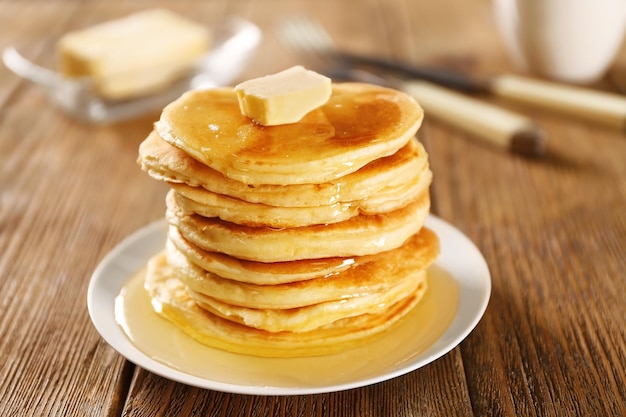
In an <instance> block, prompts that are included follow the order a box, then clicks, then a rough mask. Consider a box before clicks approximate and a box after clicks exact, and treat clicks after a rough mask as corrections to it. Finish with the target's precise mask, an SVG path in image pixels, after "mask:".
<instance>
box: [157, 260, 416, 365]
mask: <svg viewBox="0 0 626 417" xmlns="http://www.w3.org/2000/svg"><path fill="white" fill-rule="evenodd" d="M170 268H171V267H170V266H169V265H168V264H167V262H166V261H165V256H164V255H163V254H158V255H155V256H154V257H153V258H152V259H150V261H149V262H148V266H147V273H146V289H147V290H148V293H149V294H150V296H151V297H152V305H153V306H154V308H155V311H156V312H157V313H158V314H159V315H161V316H163V317H165V318H166V319H168V320H169V321H171V322H172V323H174V324H175V325H176V326H177V327H179V328H180V329H181V330H182V331H184V332H185V333H187V334H188V335H189V336H191V337H192V338H194V339H196V340H198V341H199V342H200V343H202V344H205V345H207V346H210V347H215V348H219V349H223V350H227V351H230V352H235V353H242V354H248V355H255V356H263V357H302V356H317V355H327V354H332V353H337V352H340V351H343V350H346V349H349V348H353V347H357V346H360V345H363V344H364V343H367V342H368V341H370V340H372V339H373V338H375V337H377V336H379V335H380V334H382V333H383V332H385V331H386V330H388V329H389V328H390V327H391V326H393V325H394V324H396V323H397V322H398V321H399V320H400V319H402V318H403V317H405V316H406V315H407V314H408V313H409V312H410V311H411V310H412V309H413V308H414V307H415V306H416V305H417V303H418V301H419V299H420V298H421V296H422V294H423V293H422V292H421V289H420V288H418V290H417V291H416V293H415V294H407V297H406V298H404V299H403V300H401V301H400V302H397V303H395V304H393V305H391V306H389V308H387V309H386V310H385V311H384V312H383V313H381V314H362V315H359V316H355V317H349V318H345V319H341V320H337V321H335V322H334V323H332V324H331V325H327V326H322V327H320V328H317V329H314V330H311V331H308V332H298V333H296V332H289V331H282V332H275V333H272V332H268V331H265V330H260V329H256V328H253V327H250V326H245V325H242V324H240V323H236V322H234V321H231V320H226V319H224V318H222V317H219V316H216V315H215V314H212V313H210V312H208V311H207V310H205V309H203V308H201V307H200V306H199V305H198V304H197V303H196V302H195V300H194V299H193V298H192V297H191V296H190V295H189V292H188V290H187V288H186V287H185V286H184V285H183V284H181V283H180V281H178V280H177V279H176V278H173V274H172V272H171V269H170Z"/></svg>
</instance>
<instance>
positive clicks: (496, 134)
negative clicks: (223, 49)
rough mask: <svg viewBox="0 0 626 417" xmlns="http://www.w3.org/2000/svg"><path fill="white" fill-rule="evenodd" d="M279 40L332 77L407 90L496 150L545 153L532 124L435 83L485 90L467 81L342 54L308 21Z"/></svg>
mask: <svg viewBox="0 0 626 417" xmlns="http://www.w3.org/2000/svg"><path fill="white" fill-rule="evenodd" d="M278 35H279V38H280V39H281V40H282V42H283V43H284V44H285V45H286V46H287V47H289V48H291V49H292V50H294V51H295V52H297V53H299V54H300V55H301V56H303V57H304V58H305V59H306V60H308V61H309V62H311V63H312V64H313V65H314V66H315V67H316V68H319V69H320V70H321V71H322V72H324V73H325V74H326V75H328V76H330V77H331V78H334V79H342V80H345V79H347V80H354V81H362V82H368V83H373V84H381V85H385V86H390V87H394V88H397V89H399V90H403V91H405V92H406V93H408V94H410V95H412V96H414V97H415V98H416V99H417V101H418V102H419V104H420V105H421V106H422V107H423V108H424V111H425V113H426V115H427V116H430V115H432V116H433V117H435V118H437V119H439V120H441V121H443V122H445V123H447V124H449V125H452V126H455V127H456V128H459V129H461V130H464V131H466V132H469V133H471V134H472V136H474V137H477V138H479V139H482V140H483V141H486V142H488V143H490V144H492V145H496V146H499V147H502V148H507V149H511V150H513V151H516V152H520V153H524V154H530V155H538V154H542V153H543V152H544V149H545V134H544V132H543V131H542V130H540V129H538V128H537V127H536V126H535V124H534V123H533V122H532V121H531V120H530V119H528V118H526V117H523V116H520V115H518V114H515V113H512V112H510V111H507V110H504V109H500V108H497V107H495V106H492V105H489V104H487V103H484V102H480V101H478V100H475V99H472V98H469V97H466V96H464V95H462V94H459V93H456V92H453V91H451V90H449V89H447V88H443V87H440V86H437V85H434V84H432V83H437V84H442V85H445V86H448V87H453V88H455V89H457V90H462V91H465V92H473V91H482V86H478V87H477V86H476V85H475V83H474V81H473V80H470V79H469V78H468V77H465V76H463V75H458V74H456V73H448V72H445V71H439V70H434V69H429V68H423V67H415V66H412V65H408V64H406V63H403V62H399V61H392V60H386V59H382V58H377V57H372V56H364V55H356V54H352V53H348V52H345V51H341V50H340V49H339V48H338V47H337V46H336V44H335V42H334V41H333V39H332V37H331V36H330V35H329V34H328V32H327V31H326V30H325V29H324V28H323V27H322V26H321V25H320V24H318V23H316V22H314V21H312V20H310V19H308V18H306V17H295V18H291V19H289V20H285V21H283V22H282V24H280V25H279V27H278ZM364 68H365V69H364ZM398 76H400V77H398Z"/></svg>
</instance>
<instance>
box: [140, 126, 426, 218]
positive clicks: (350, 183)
mask: <svg viewBox="0 0 626 417" xmlns="http://www.w3.org/2000/svg"><path fill="white" fill-rule="evenodd" d="M138 162H139V163H140V164H141V166H142V169H143V170H145V171H146V172H147V173H148V174H150V176H152V177H153V178H155V179H157V180H160V181H167V182H170V183H183V184H187V185H189V186H192V187H203V188H205V189H207V190H208V191H211V192H213V193H216V194H220V195H223V196H227V197H232V198H236V199H239V200H243V201H247V202H250V203H259V204H266V205H269V206H276V207H317V206H322V205H331V204H336V203H346V202H353V201H364V200H367V199H370V198H372V197H375V196H377V195H381V194H388V193H385V189H388V188H397V187H402V186H404V185H405V184H406V183H407V182H411V181H414V179H415V176H416V174H417V173H423V172H424V169H425V168H426V167H428V155H427V153H426V151H425V150H424V147H423V146H422V144H421V143H419V142H418V141H417V140H411V141H409V142H408V143H407V145H405V146H404V147H402V148H401V149H400V150H399V151H398V152H395V153H394V154H393V155H390V156H387V157H384V158H379V159H376V160H374V161H372V162H370V163H369V164H367V165H366V166H364V167H363V168H361V169H359V170H358V171H356V172H354V173H351V174H348V175H346V176H343V177H340V178H337V179H334V180H332V181H330V182H326V183H321V184H285V185H272V184H256V185H254V186H252V185H250V184H246V183H243V182H240V181H234V180H231V179H228V178H227V177H225V176H224V175H222V174H221V173H219V172H217V171H215V170H214V169H211V168H209V167H208V166H206V165H204V164H202V163H201V162H199V161H197V160H195V159H193V158H192V157H191V156H190V155H188V154H186V153H185V152H183V151H182V150H180V149H178V148H176V147H174V146H172V145H170V144H168V143H167V142H165V141H164V140H162V139H161V138H160V137H159V135H158V134H157V133H156V132H155V131H153V132H151V133H150V135H149V136H148V137H147V138H146V139H145V140H144V141H143V142H142V143H141V145H140V147H139V158H138ZM429 174H430V173H429ZM420 175H421V174H420ZM420 178H421V177H420Z"/></svg>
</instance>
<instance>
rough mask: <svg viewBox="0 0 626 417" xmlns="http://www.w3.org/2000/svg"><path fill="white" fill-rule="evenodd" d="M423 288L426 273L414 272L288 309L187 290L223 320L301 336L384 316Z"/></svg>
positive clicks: (422, 291) (421, 293)
mask: <svg viewBox="0 0 626 417" xmlns="http://www.w3.org/2000/svg"><path fill="white" fill-rule="evenodd" d="M426 285H427V284H426V271H416V272H414V273H413V274H411V275H410V276H407V277H406V278H405V279H403V280H402V281H400V282H398V283H397V284H395V285H394V286H392V287H390V288H388V289H387V290H384V291H380V292H376V293H372V294H366V295H359V296H356V297H351V298H344V299H341V300H334V301H326V302H323V303H318V304H312V305H307V306H304V307H298V308H289V309H268V308H265V309H256V308H249V307H241V306H236V305H232V304H228V303H224V302H222V301H219V300H217V299H215V298H212V297H208V296H206V295H204V294H202V293H198V292H195V291H193V290H191V289H190V288H189V287H187V290H188V291H189V293H190V295H191V297H192V298H193V299H195V300H196V302H197V303H198V305H199V306H200V307H202V308H204V309H205V310H207V311H209V312H211V313H213V314H215V315H216V316H219V317H222V318H224V319H226V320H230V321H235V322H237V323H240V324H243V325H245V326H248V327H254V328H255V329H261V330H266V331H268V332H272V333H276V332H284V331H290V332H297V333H300V332H308V331H311V330H315V329H317V328H319V327H322V326H328V325H332V323H334V322H336V321H338V320H341V319H345V318H349V317H355V316H360V315H362V314H383V313H384V312H385V310H386V309H387V308H388V307H389V306H390V305H392V304H395V303H397V302H400V301H401V300H403V299H404V298H406V297H407V295H409V294H413V295H415V296H419V297H420V298H421V296H422V295H423V294H424V292H425V291H426ZM418 289H419V291H418Z"/></svg>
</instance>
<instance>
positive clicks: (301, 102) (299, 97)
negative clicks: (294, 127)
mask: <svg viewBox="0 0 626 417" xmlns="http://www.w3.org/2000/svg"><path fill="white" fill-rule="evenodd" d="M331 91H332V86H331V80H330V78H328V77H325V76H323V75H321V74H318V73H316V72H314V71H310V70H307V69H305V68H304V67H302V66H299V65H297V66H295V67H291V68H289V69H286V70H284V71H281V72H279V73H276V74H273V75H267V76H265V77H260V78H255V79H253V80H248V81H244V82H242V83H241V84H239V85H237V86H236V87H235V92H236V93H237V98H238V100H239V108H240V109H241V112H242V113H243V114H244V115H246V116H248V117H249V118H251V119H252V120H254V121H255V122H257V123H259V124H262V125H263V126H275V125H283V124H289V123H296V122H297V121H299V120H300V119H302V118H303V117H304V115H306V114H307V113H308V112H310V111H311V110H314V109H316V108H318V107H320V106H322V105H323V104H324V103H326V102H327V101H328V99H329V98H330V94H331Z"/></svg>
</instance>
